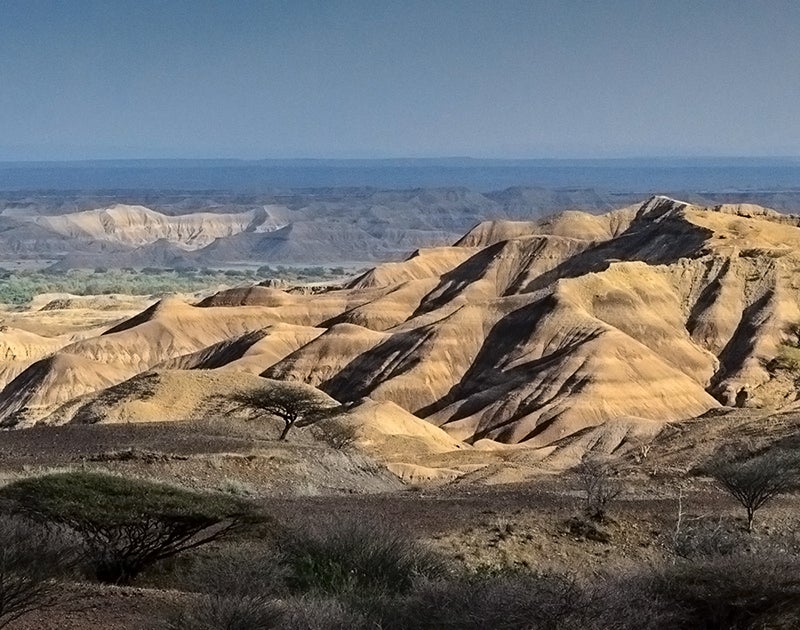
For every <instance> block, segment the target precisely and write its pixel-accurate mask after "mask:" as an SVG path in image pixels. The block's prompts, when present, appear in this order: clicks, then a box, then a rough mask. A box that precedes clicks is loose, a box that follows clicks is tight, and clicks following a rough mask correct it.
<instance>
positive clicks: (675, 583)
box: [623, 552, 800, 628]
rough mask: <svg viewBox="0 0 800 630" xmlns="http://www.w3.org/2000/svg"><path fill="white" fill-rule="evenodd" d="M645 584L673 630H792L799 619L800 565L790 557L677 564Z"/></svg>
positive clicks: (763, 556)
mask: <svg viewBox="0 0 800 630" xmlns="http://www.w3.org/2000/svg"><path fill="white" fill-rule="evenodd" d="M644 579H645V580H646V581H648V582H649V585H648V588H649V590H650V592H651V593H652V597H653V598H654V599H656V598H657V599H659V600H660V601H661V603H662V606H663V608H664V609H665V610H670V611H672V612H673V614H675V615H676V617H677V618H678V619H680V623H676V624H675V625H674V626H673V627H681V628H795V627H797V625H796V623H797V619H798V618H800V560H798V558H797V557H794V556H791V555H789V554H775V553H768V552H766V553H759V554H743V553H739V554H731V555H727V556H722V557H717V558H709V559H705V560H702V561H695V562H680V563H677V564H675V565H673V566H671V567H666V568H664V569H661V570H660V571H657V572H656V573H655V574H654V575H653V576H650V577H646V578H644ZM623 588H624V587H623Z"/></svg>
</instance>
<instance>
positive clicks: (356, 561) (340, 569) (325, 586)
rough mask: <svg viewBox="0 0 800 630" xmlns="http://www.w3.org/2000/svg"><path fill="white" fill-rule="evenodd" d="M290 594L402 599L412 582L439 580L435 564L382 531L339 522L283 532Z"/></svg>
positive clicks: (396, 535) (398, 537)
mask: <svg viewBox="0 0 800 630" xmlns="http://www.w3.org/2000/svg"><path fill="white" fill-rule="evenodd" d="M281 549H282V551H283V553H284V555H285V558H286V563H287V566H288V567H289V570H290V575H289V585H290V586H291V587H292V588H293V589H294V590H296V591H301V592H318V593H327V594H332V595H340V594H354V593H355V594H358V593H360V594H363V595H366V594H374V593H376V592H377V593H379V592H383V591H388V592H392V593H403V592H405V591H407V590H409V589H410V588H411V586H412V584H413V583H414V580H415V579H416V578H418V577H428V578H433V577H437V576H441V575H443V574H444V565H443V563H442V562H441V561H440V559H439V558H438V557H437V556H436V555H435V554H433V553H432V552H431V551H429V550H428V549H427V548H425V547H424V546H422V545H420V544H419V543H417V542H415V541H413V540H410V539H409V538H407V537H406V536H405V535H403V534H401V533H399V532H396V531H394V530H392V529H390V528H388V527H387V526H385V525H379V524H374V523H363V522H356V521H350V522H344V523H338V524H335V525H329V526H327V527H325V526H322V525H318V526H316V527H312V528H309V529H308V530H305V531H293V532H289V533H288V535H287V536H286V537H285V539H284V540H283V541H282V542H281Z"/></svg>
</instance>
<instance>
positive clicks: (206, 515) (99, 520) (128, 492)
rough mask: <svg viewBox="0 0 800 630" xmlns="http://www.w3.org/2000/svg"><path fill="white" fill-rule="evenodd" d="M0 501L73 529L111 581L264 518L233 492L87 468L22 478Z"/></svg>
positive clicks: (124, 580) (89, 559)
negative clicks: (188, 487) (189, 487)
mask: <svg viewBox="0 0 800 630" xmlns="http://www.w3.org/2000/svg"><path fill="white" fill-rule="evenodd" d="M0 501H2V502H3V503H4V504H5V506H6V507H7V508H10V509H11V510H12V511H13V512H16V513H21V514H25V515H26V516H28V517H30V518H33V519H34V520H36V521H38V522H41V523H44V524H46V525H58V526H62V527H66V528H68V529H69V530H71V531H73V532H74V533H75V534H77V535H78V536H79V537H80V538H81V539H82V541H83V543H84V545H83V546H84V550H85V552H84V555H85V559H86V561H87V562H88V563H89V564H90V565H91V567H92V569H93V570H94V573H95V576H96V577H97V579H98V580H100V581H102V582H109V583H116V584H122V583H127V582H129V581H130V580H132V579H133V578H135V577H136V576H137V575H138V574H139V573H140V572H141V571H142V569H144V568H145V567H147V566H150V565H152V564H153V563H155V562H157V561H159V560H163V559H165V558H169V557H171V556H174V555H176V554H178V553H180V552H182V551H185V550H187V549H192V548H195V547H199V546H200V545H204V544H207V543H210V542H212V541H215V540H219V539H220V538H222V537H224V536H227V535H229V534H231V533H233V532H234V531H237V530H239V529H241V528H242V527H244V526H245V525H248V524H251V523H254V522H257V521H260V520H263V519H262V517H261V515H260V514H258V513H257V512H255V511H254V510H253V509H252V508H251V507H250V506H249V505H248V504H246V503H245V502H243V501H241V500H239V499H235V498H233V497H227V496H224V495H216V494H210V493H201V492H193V491H189V490H184V489H181V488H176V487H174V486H170V485H167V484H162V483H153V482H149V481H141V480H136V479H126V478H124V477H119V476H116V475H109V474H104V473H92V472H72V473H58V474H52V475H44V476H41V477H30V478H28V479H21V480H19V481H16V482H14V483H12V484H9V485H7V486H5V487H3V488H2V489H0Z"/></svg>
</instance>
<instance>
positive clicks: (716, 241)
mask: <svg viewBox="0 0 800 630" xmlns="http://www.w3.org/2000/svg"><path fill="white" fill-rule="evenodd" d="M235 218H236V217H235V216H233V215H232V216H231V219H232V220H233V219H235ZM90 219H91V221H94V220H95V219H96V217H90ZM242 220H243V221H246V220H247V219H246V218H245V219H242ZM64 229H66V228H64ZM176 229H178V228H176ZM220 229H222V228H220ZM225 229H227V228H225ZM131 238H135V233H132V235H131ZM799 246H800V218H798V217H794V216H791V215H784V214H779V213H777V212H774V211H771V210H768V209H764V208H761V207H757V206H750V205H721V206H716V207H708V208H706V207H698V206H693V205H690V204H686V203H682V202H680V201H676V200H673V199H669V198H665V197H654V198H652V199H650V200H648V201H647V202H645V203H643V204H638V205H635V206H631V207H628V208H623V209H620V210H616V211H613V212H610V213H607V214H604V215H597V216H595V215H589V214H584V213H580V212H566V213H563V214H561V215H558V216H556V217H554V218H551V219H546V220H540V221H532V222H510V221H492V222H485V223H481V224H479V225H477V226H476V227H475V228H473V229H472V230H470V231H469V232H468V233H467V234H466V235H465V236H463V237H462V238H461V239H460V240H458V242H456V243H455V244H454V245H453V246H450V247H438V248H433V249H423V250H418V251H416V252H415V253H414V254H413V255H411V256H410V257H409V258H408V259H407V260H405V261H402V262H397V263H386V264H382V265H379V266H377V267H375V268H374V269H372V270H370V271H368V272H367V273H365V274H363V275H362V276H360V277H358V278H356V279H354V280H353V281H351V282H350V283H349V284H348V285H347V286H342V287H331V288H328V289H325V290H314V291H310V290H308V289H301V288H297V289H289V290H286V291H283V290H279V289H275V288H268V287H264V286H253V287H250V288H242V289H232V290H229V291H224V292H221V293H218V294H215V295H212V296H210V297H208V298H206V299H204V300H202V301H200V302H198V303H188V302H186V301H184V300H180V299H178V298H168V299H163V300H161V301H159V302H158V303H157V304H155V305H154V306H152V307H150V308H148V309H146V310H144V311H142V312H140V313H139V314H137V315H135V316H133V317H131V318H129V319H127V320H125V321H123V322H121V323H119V324H117V325H115V326H113V327H111V328H106V329H101V330H97V331H90V332H88V333H85V334H83V335H81V336H80V338H77V339H76V338H75V336H74V335H73V336H71V337H68V336H63V337H39V336H36V335H34V334H33V333H29V332H23V331H16V330H12V329H6V330H4V331H3V332H2V336H1V337H0V343H2V346H3V352H4V355H5V357H6V361H5V364H4V369H3V373H2V378H3V383H2V384H3V385H4V389H3V390H2V393H0V419H2V422H3V425H4V426H6V427H25V426H31V425H35V424H65V423H75V422H80V423H86V422H90V423H114V422H131V421H153V420H162V421H169V420H186V419H192V418H197V417H201V416H203V415H207V414H213V413H219V412H220V411H221V410H224V411H225V412H226V413H231V414H234V415H235V413H236V411H235V409H233V407H232V405H230V404H228V403H227V402H226V400H227V399H226V395H227V394H228V393H229V392H230V391H232V390H236V389H247V388H252V387H258V386H259V384H260V383H261V382H262V379H261V377H267V378H271V379H278V380H289V381H299V382H302V383H305V384H307V385H309V386H311V387H314V388H317V389H319V390H321V391H322V392H324V393H325V394H327V395H329V396H331V397H332V398H333V399H335V400H336V401H339V402H340V403H354V404H355V405H356V408H357V409H358V408H363V407H364V405H367V406H370V405H372V406H373V407H370V408H371V409H373V415H377V416H380V414H381V413H382V411H380V410H391V411H386V413H390V415H391V414H395V415H398V416H402V417H403V418H405V419H406V420H404V421H403V422H405V423H406V424H414V426H415V427H417V428H415V429H414V431H422V432H423V433H424V432H426V431H427V432H428V433H430V434H431V435H433V434H434V433H435V435H436V437H435V438H434V437H431V438H430V439H433V440H434V441H435V440H440V441H444V442H445V443H446V442H447V441H448V440H450V441H453V442H454V443H457V444H460V443H464V449H466V450H474V449H479V450H481V451H484V450H500V451H504V450H507V449H508V448H509V445H516V444H522V445H524V446H526V447H535V451H531V452H536V453H538V458H539V459H541V460H542V462H543V464H550V465H552V466H555V467H560V466H562V465H566V464H568V463H571V462H574V461H576V458H577V457H579V456H580V454H581V453H583V452H585V451H586V450H587V449H599V450H601V451H604V452H612V451H615V450H616V449H619V448H620V447H621V446H625V445H626V444H629V443H632V442H633V441H637V442H638V441H647V440H649V439H650V438H651V437H652V436H654V435H656V434H657V433H658V432H659V430H661V428H662V427H663V426H664V423H667V422H672V421H678V420H685V419H689V418H693V417H697V416H699V415H701V414H703V413H705V412H707V411H709V410H712V409H714V408H717V407H720V406H723V405H724V406H745V407H759V408H768V409H778V408H782V407H786V406H787V405H790V404H791V403H793V402H794V401H795V399H796V398H797V390H796V386H795V378H796V376H797V373H796V370H797V368H798V360H800V350H798V349H797V346H798V345H800V338H798V335H800V274H798V269H800V254H798V251H800V248H799ZM375 405H377V407H374V406H375ZM376 410H377V411H376ZM398 422H399V421H398ZM401 424H402V423H401ZM424 427H430V429H426V428H424Z"/></svg>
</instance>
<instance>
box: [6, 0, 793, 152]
mask: <svg viewBox="0 0 800 630" xmlns="http://www.w3.org/2000/svg"><path fill="white" fill-rule="evenodd" d="M3 18H4V19H3V20H2V21H0V85H2V86H3V90H2V92H0V160H4V161H42V160H45V161H62V160H67V161H72V160H86V159H90V160H97V159H133V158H139V159H152V158H187V159H198V158H208V159H219V158H241V159H245V160H251V159H263V158H274V159H291V158H321V159H331V158H350V159H379V158H386V157H390V158H391V157H393V156H403V157H405V156H407V157H409V158H442V157H450V156H472V157H474V158H476V159H486V158H501V159H502V158H505V159H560V158H563V159H576V158H627V157H642V156H643V157H645V158H647V157H649V156H660V157H706V156H713V157H731V156H753V157H764V156H776V157H783V156H795V155H800V118H798V117H797V116H796V103H797V102H798V100H800V56H798V55H797V54H796V42H797V41H798V40H800V3H796V2H791V1H790V0H765V1H764V2H759V3H752V2H744V1H740V0H706V1H705V2H702V3H697V2H690V1H689V0H676V2H671V3H664V2H657V1H655V0H645V1H642V0H609V1H608V2H603V3H564V2H557V1H556V0H526V1H523V0H504V1H501V2H489V1H488V0H441V1H439V2H425V1H423V0H410V1H409V2H405V3H388V2H371V1H367V0H334V1H330V2H321V1H318V0H303V1H299V2H288V1H285V0H241V1H239V2H236V3H224V2H219V1H214V0H195V1H189V0H172V1H171V2H157V1H156V0H140V1H136V2H134V1H133V0H117V1H115V2H103V1H101V0H73V1H71V2H69V3H65V2H58V1H57V0H30V1H29V0H6V1H5V2H4V3H3Z"/></svg>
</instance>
